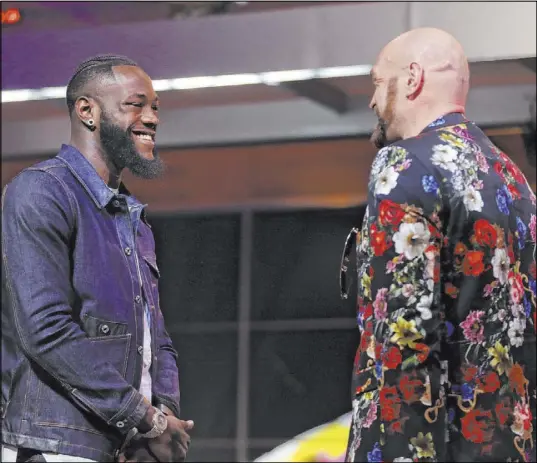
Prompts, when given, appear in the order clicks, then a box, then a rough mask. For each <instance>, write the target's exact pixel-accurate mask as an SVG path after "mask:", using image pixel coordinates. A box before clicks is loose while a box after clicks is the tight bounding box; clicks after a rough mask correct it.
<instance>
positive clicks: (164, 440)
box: [143, 416, 194, 462]
mask: <svg viewBox="0 0 537 463" xmlns="http://www.w3.org/2000/svg"><path fill="white" fill-rule="evenodd" d="M192 428H194V422H193V421H191V420H189V421H183V420H179V419H177V418H175V417H174V416H168V427H167V428H166V431H164V433H163V434H161V435H160V436H159V437H155V438H154V439H143V440H145V441H146V442H147V447H148V449H149V451H150V452H151V454H152V455H153V456H154V458H156V459H157V460H158V461H160V462H173V461H184V460H185V458H186V454H187V452H188V447H189V446H190V436H189V435H188V433H187V431H190V430H191V429H192Z"/></svg>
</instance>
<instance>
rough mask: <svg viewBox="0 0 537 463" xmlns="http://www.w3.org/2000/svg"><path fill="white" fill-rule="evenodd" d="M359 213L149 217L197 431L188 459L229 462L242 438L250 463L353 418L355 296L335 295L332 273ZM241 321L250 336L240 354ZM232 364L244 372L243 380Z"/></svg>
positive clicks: (187, 412)
mask: <svg viewBox="0 0 537 463" xmlns="http://www.w3.org/2000/svg"><path fill="white" fill-rule="evenodd" d="M363 213H364V207H355V208H350V209H339V210H334V209H330V210H298V211H286V212H254V213H252V212H243V213H241V214H239V213H237V214H223V215H207V214H206V213H204V214H203V215H201V214H200V215H192V214H185V215H174V216H153V217H150V222H151V225H152V227H153V231H154V234H155V241H156V248H157V260H158V264H159V266H160V270H161V275H162V277H161V281H160V294H161V307H162V310H163V312H164V316H165V319H166V323H167V327H168V331H169V332H170V335H171V337H172V339H173V342H174V344H175V346H176V348H177V350H178V351H179V369H180V370H179V371H180V384H181V401H182V414H183V417H184V418H185V419H193V420H194V421H195V423H196V426H195V430H194V431H193V434H192V437H193V440H192V442H193V444H192V448H191V451H190V454H189V461H204V460H205V461H237V459H236V442H237V439H247V447H248V449H249V452H248V457H249V459H254V458H255V457H257V456H259V455H260V454H262V453H264V452H266V451H269V450H271V449H272V448H274V447H275V446H276V445H278V444H279V443H282V442H284V441H286V440H288V439H289V438H291V437H293V436H295V435H296V434H299V433H301V432H304V431H306V430H307V429H309V428H312V427H315V426H318V425H319V424H322V423H323V422H326V421H330V420H332V419H335V418H336V417H338V416H339V415H341V414H343V413H345V412H347V411H349V410H350V375H351V368H352V360H353V358H354V353H355V351H356V347H357V345H358V336H359V335H358V331H357V329H355V327H354V325H355V322H354V310H355V307H354V305H355V297H354V296H351V297H350V298H349V300H346V301H343V300H341V299H340V296H339V266H340V259H341V253H342V250H343V245H344V242H345V238H346V237H347V234H348V232H349V230H350V228H352V227H353V226H359V225H360V223H361V220H362V217H363ZM241 222H242V223H241ZM245 243H246V245H245ZM241 250H242V252H241ZM244 254H246V255H244ZM241 268H243V271H242V272H241ZM244 270H246V271H247V273H246V275H245V276H243V277H242V279H243V281H242V283H241V275H243V274H244V273H245V272H244ZM248 270H249V272H248ZM355 289H356V288H355V285H354V286H353V287H352V288H351V294H352V295H354V294H355V293H354V291H355ZM241 301H242V304H243V306H242V312H241V310H240V309H239V306H240V304H241ZM241 313H242V315H239V314H241ZM239 316H242V320H243V324H242V325H241V326H242V327H243V331H242V333H243V335H242V336H243V339H244V338H245V337H246V338H247V339H248V343H247V344H246V345H244V347H243V348H244V349H246V352H243V353H242V356H241V354H240V352H239V345H240V336H241V335H240V332H241V330H240V329H239V326H240V325H239V323H238V320H239ZM240 359H242V361H245V362H247V363H248V365H247V368H246V373H245V374H244V373H243V375H240V374H239V362H240ZM239 381H243V382H244V384H243V385H242V387H243V389H240V386H239ZM240 390H244V391H247V397H240ZM241 399H242V401H243V402H242V404H243V405H242V410H243V412H242V414H243V416H245V417H246V418H245V421H243V423H242V426H243V429H246V431H243V432H242V435H241V433H240V431H239V428H240V427H241V425H240V424H239V420H240V419H241V418H240V417H238V413H237V407H238V402H239V401H240V400H241ZM242 419H243V420H244V418H242ZM238 433H239V434H238Z"/></svg>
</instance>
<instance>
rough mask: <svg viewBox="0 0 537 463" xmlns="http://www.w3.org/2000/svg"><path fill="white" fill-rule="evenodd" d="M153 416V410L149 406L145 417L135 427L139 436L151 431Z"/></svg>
mask: <svg viewBox="0 0 537 463" xmlns="http://www.w3.org/2000/svg"><path fill="white" fill-rule="evenodd" d="M154 415H155V409H154V408H153V407H152V406H150V407H149V408H148V409H147V411H146V412H145V415H144V417H143V418H142V421H140V423H138V426H136V427H137V428H138V431H139V432H140V433H141V434H145V433H147V432H149V431H151V429H153V416H154Z"/></svg>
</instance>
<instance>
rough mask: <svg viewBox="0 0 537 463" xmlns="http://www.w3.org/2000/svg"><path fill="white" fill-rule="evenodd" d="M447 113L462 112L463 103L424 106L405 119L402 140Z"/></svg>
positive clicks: (415, 133) (417, 133)
mask: <svg viewBox="0 0 537 463" xmlns="http://www.w3.org/2000/svg"><path fill="white" fill-rule="evenodd" d="M449 113H463V114H464V105H462V104H454V103H448V104H442V105H436V106H429V107H428V108H424V110H422V111H420V112H418V113H416V114H415V115H414V116H413V117H412V118H411V119H409V120H408V121H407V124H406V127H405V128H404V130H403V134H402V138H403V140H404V139H406V138H412V137H415V136H417V135H419V134H420V133H421V132H422V131H423V129H425V127H427V126H428V125H429V124H430V123H431V122H433V121H435V120H436V119H438V118H440V117H442V116H445V115H446V114H449Z"/></svg>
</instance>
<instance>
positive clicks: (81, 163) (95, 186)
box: [57, 144, 145, 209]
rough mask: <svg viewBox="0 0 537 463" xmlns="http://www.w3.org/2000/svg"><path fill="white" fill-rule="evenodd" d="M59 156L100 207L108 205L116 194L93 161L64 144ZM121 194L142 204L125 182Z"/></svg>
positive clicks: (121, 186) (133, 201) (135, 202)
mask: <svg viewBox="0 0 537 463" xmlns="http://www.w3.org/2000/svg"><path fill="white" fill-rule="evenodd" d="M57 157H58V158H60V159H61V160H62V161H63V162H64V163H65V164H66V165H67V167H68V168H69V170H70V171H71V172H72V174H73V175H74V176H75V178H76V179H77V180H78V181H79V182H80V184H81V185H82V187H83V188H84V189H85V190H86V192H87V193H88V195H89V197H90V198H91V199H92V200H93V202H94V203H95V205H96V206H97V207H98V208H99V209H102V208H104V207H106V206H107V205H108V203H109V202H110V201H111V200H112V198H114V197H115V196H116V195H115V194H114V192H113V191H112V190H110V188H108V186H107V185H106V183H104V181H103V179H102V178H101V177H99V174H97V171H96V170H95V169H94V167H93V166H92V165H91V163H90V162H89V161H88V160H87V159H86V158H85V157H84V156H83V155H82V153H80V151H78V150H77V149H76V148H75V147H74V146H71V145H65V144H64V145H62V147H61V149H60V152H59V153H58V156H57ZM119 194H123V195H126V196H128V197H129V199H130V201H129V202H132V203H134V204H140V205H141V203H140V202H139V201H138V200H137V199H136V198H135V197H134V196H132V195H131V194H130V192H129V190H127V188H126V187H125V185H123V183H121V184H120V185H119ZM142 207H145V206H142Z"/></svg>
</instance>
